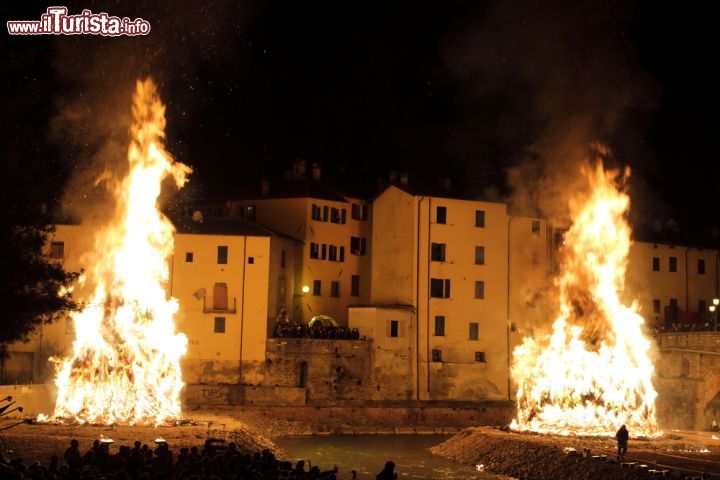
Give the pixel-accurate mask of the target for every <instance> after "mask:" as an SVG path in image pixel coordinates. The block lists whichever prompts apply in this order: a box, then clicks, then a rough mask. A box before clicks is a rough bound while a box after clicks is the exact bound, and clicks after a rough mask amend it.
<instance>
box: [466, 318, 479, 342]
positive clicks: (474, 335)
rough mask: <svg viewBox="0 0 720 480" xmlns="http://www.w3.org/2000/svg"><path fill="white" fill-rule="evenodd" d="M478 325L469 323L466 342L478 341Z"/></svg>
mask: <svg viewBox="0 0 720 480" xmlns="http://www.w3.org/2000/svg"><path fill="white" fill-rule="evenodd" d="M478 328H479V327H478V324H477V322H470V332H469V333H468V340H477V339H478Z"/></svg>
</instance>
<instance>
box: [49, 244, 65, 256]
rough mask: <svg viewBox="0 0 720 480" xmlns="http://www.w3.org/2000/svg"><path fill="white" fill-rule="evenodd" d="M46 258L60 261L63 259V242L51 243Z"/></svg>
mask: <svg viewBox="0 0 720 480" xmlns="http://www.w3.org/2000/svg"><path fill="white" fill-rule="evenodd" d="M48 257H50V259H52V260H62V259H63V258H64V257H65V242H51V243H50V250H48Z"/></svg>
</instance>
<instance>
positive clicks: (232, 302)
mask: <svg viewBox="0 0 720 480" xmlns="http://www.w3.org/2000/svg"><path fill="white" fill-rule="evenodd" d="M203 313H237V302H236V298H235V297H203Z"/></svg>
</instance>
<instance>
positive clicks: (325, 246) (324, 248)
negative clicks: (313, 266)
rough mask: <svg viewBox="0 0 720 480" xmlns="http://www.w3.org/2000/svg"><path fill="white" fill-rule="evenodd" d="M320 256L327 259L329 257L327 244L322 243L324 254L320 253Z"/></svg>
mask: <svg viewBox="0 0 720 480" xmlns="http://www.w3.org/2000/svg"><path fill="white" fill-rule="evenodd" d="M320 258H322V259H323V260H325V259H326V258H327V244H325V243H323V244H322V254H321V255H320Z"/></svg>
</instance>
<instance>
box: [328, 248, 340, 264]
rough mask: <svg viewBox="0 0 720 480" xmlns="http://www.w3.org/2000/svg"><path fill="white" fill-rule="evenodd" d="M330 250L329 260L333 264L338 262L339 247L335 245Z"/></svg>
mask: <svg viewBox="0 0 720 480" xmlns="http://www.w3.org/2000/svg"><path fill="white" fill-rule="evenodd" d="M328 250H329V254H328V259H329V260H330V261H331V262H337V250H338V249H337V247H336V246H335V245H330V246H329V248H328Z"/></svg>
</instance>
